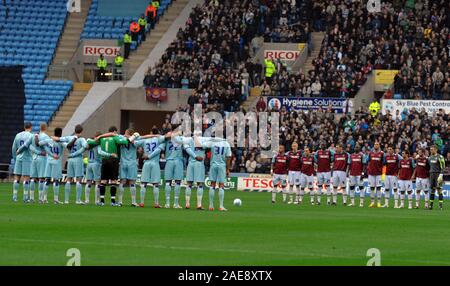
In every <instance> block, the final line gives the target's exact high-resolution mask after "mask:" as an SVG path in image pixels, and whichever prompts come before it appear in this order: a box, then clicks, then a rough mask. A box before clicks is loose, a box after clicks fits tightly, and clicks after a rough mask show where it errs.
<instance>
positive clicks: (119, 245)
mask: <svg viewBox="0 0 450 286" xmlns="http://www.w3.org/2000/svg"><path fill="white" fill-rule="evenodd" d="M1 240H9V241H20V242H36V243H38V242H40V243H60V244H74V245H77V244H84V245H100V246H114V247H130V246H131V247H138V248H149V249H152V248H153V249H167V250H188V251H205V250H206V251H213V252H231V253H248V254H264V255H281V256H283V255H284V256H294V257H298V258H299V259H301V258H303V257H305V256H308V257H313V258H314V257H321V258H344V259H346V258H351V259H355V258H356V257H355V256H350V255H347V256H343V255H327V254H322V253H316V254H312V253H311V254H309V253H302V254H295V253H292V252H281V251H261V250H245V249H232V248H229V249H224V248H204V247H185V246H183V247H182V246H166V245H155V244H153V245H130V244H123V243H110V242H108V243H104V242H96V241H69V240H66V241H61V240H39V239H27V238H0V241H1ZM368 258H369V257H367V258H366V257H365V256H363V257H361V261H362V262H363V263H364V262H365V260H366V259H368ZM389 261H397V262H406V263H408V262H410V263H424V264H429V263H439V264H441V265H450V261H447V260H445V261H438V260H417V259H391V258H390V259H389ZM381 263H383V262H381Z"/></svg>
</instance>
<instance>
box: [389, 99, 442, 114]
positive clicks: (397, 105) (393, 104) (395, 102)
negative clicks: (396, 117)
mask: <svg viewBox="0 0 450 286" xmlns="http://www.w3.org/2000/svg"><path fill="white" fill-rule="evenodd" d="M412 108H414V109H416V110H418V111H421V110H422V109H425V111H426V112H427V113H428V114H430V115H432V114H433V113H434V112H438V111H439V109H443V110H444V111H445V112H446V113H448V112H450V100H409V99H383V101H382V103H381V109H382V112H383V113H386V111H389V112H390V113H391V114H395V113H396V112H397V110H398V111H399V112H400V113H401V112H402V111H403V110H405V109H406V110H411V109H412Z"/></svg>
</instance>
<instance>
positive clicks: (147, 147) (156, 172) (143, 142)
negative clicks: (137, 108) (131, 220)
mask: <svg viewBox="0 0 450 286" xmlns="http://www.w3.org/2000/svg"><path fill="white" fill-rule="evenodd" d="M157 134H159V130H158V129H156V128H153V129H152V134H151V135H147V136H142V137H141V139H140V140H136V141H135V143H134V144H135V146H136V147H142V148H143V149H144V155H143V159H144V166H143V167H142V174H141V193H140V199H141V202H140V204H139V206H140V207H144V203H145V192H146V191H147V189H146V188H147V184H152V185H153V196H154V200H155V202H154V207H155V208H160V207H161V206H160V205H159V183H160V182H161V168H160V166H159V159H160V154H161V152H162V151H163V150H164V147H165V143H164V142H165V140H166V137H164V136H162V135H159V136H158V135H157Z"/></svg>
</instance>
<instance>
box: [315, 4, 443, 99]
mask: <svg viewBox="0 0 450 286" xmlns="http://www.w3.org/2000/svg"><path fill="white" fill-rule="evenodd" d="M315 5H317V7H319V9H321V11H324V13H323V16H324V17H325V20H324V21H323V20H321V21H319V22H321V23H322V24H323V25H324V26H325V27H326V31H327V32H326V36H325V39H324V42H323V44H322V48H321V53H320V55H319V57H318V58H316V59H315V60H314V66H315V68H314V71H313V72H314V76H316V77H318V78H319V79H320V82H321V85H322V88H321V92H322V93H323V95H324V96H334V95H336V92H335V90H336V89H337V90H338V92H339V94H340V95H342V96H348V95H349V93H351V92H349V89H351V88H354V89H356V91H357V90H358V89H359V87H360V86H361V83H363V82H364V80H365V79H364V78H365V76H366V75H367V74H368V73H369V72H370V71H371V70H373V69H389V70H400V74H399V75H398V77H397V79H396V82H395V87H396V88H395V90H396V93H398V95H397V96H396V98H415V99H450V97H449V88H448V82H449V81H450V77H449V73H448V72H449V61H448V57H449V55H448V54H449V47H448V39H449V38H448V37H449V28H448V20H449V19H448V15H449V3H448V1H445V0H438V1H421V0H418V1H405V0H397V1H393V2H383V5H382V6H381V12H380V13H375V14H372V13H369V12H368V10H367V9H365V7H364V5H365V4H364V3H362V2H355V1H353V2H351V3H349V2H348V1H343V0H337V1H332V2H330V1H317V3H315ZM322 24H320V25H322ZM411 88H413V89H414V90H413V92H412V94H410V91H411ZM350 96H351V94H350Z"/></svg>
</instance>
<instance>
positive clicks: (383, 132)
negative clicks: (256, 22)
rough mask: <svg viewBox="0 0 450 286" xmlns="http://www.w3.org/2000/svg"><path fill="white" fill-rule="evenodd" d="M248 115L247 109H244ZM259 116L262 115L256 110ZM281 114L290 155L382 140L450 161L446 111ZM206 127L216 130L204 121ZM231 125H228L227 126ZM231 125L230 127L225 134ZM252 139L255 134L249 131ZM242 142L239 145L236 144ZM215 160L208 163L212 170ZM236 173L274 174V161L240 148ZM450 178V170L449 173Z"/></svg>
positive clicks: (255, 150)
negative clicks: (306, 149)
mask: <svg viewBox="0 0 450 286" xmlns="http://www.w3.org/2000/svg"><path fill="white" fill-rule="evenodd" d="M190 109H191V107H190V106H189V105H187V106H180V107H179V108H178V110H179V111H189V110H190ZM209 111H216V112H219V113H220V112H222V115H224V114H223V111H221V110H220V107H219V106H218V105H206V106H204V108H203V113H204V114H205V113H206V112H209ZM240 111H242V112H243V113H244V114H245V113H246V112H245V110H243V109H241V110H240ZM252 111H254V112H256V113H258V111H257V110H255V109H254V110H252ZM279 112H280V113H279V115H280V125H279V126H280V135H279V138H280V141H279V143H280V144H283V145H285V146H286V151H289V150H290V148H291V145H292V143H293V142H297V143H298V144H299V148H300V149H303V148H304V147H306V146H307V147H309V148H310V150H312V151H316V150H317V149H318V148H319V147H320V145H321V144H325V145H326V146H328V148H330V149H334V148H335V146H336V144H338V143H340V144H342V145H343V146H344V149H345V151H347V152H349V153H352V152H354V149H355V146H356V145H359V146H360V147H361V150H362V151H363V152H368V151H370V150H371V148H373V145H374V143H375V142H376V141H378V142H380V144H381V147H382V149H384V150H385V149H386V148H387V146H388V145H391V144H392V145H393V146H394V147H395V150H396V151H397V152H398V153H399V154H401V152H402V151H403V150H408V151H409V152H410V153H411V154H413V156H415V154H416V153H417V150H418V148H425V149H427V150H429V148H430V146H431V145H433V144H434V145H436V146H437V147H438V151H439V153H441V154H442V155H444V157H445V158H446V159H447V160H450V113H445V112H444V111H443V110H440V111H439V112H436V113H435V114H433V115H429V114H428V113H427V112H426V111H425V110H424V109H423V110H416V109H414V108H412V109H410V111H407V110H404V111H403V112H398V111H397V112H395V113H393V114H391V113H390V112H389V111H387V112H383V113H382V112H380V113H378V114H377V115H376V116H373V115H372V114H371V112H370V111H369V110H368V108H366V107H361V108H360V109H358V110H356V112H355V113H354V114H353V115H352V114H351V113H348V114H346V115H342V114H337V113H334V112H333V110H332V109H331V107H330V108H328V109H318V110H314V111H287V110H286V109H285V108H282V109H281V110H280V111H279ZM169 118H170V117H168V118H167V119H166V123H165V124H164V126H163V129H164V130H162V131H163V132H167V131H169V130H170V128H171V126H170V123H169V122H170V120H169ZM203 123H204V124H203V128H204V129H206V128H208V127H209V126H210V125H208V124H207V123H206V122H203ZM225 125H226V122H225ZM225 128H226V126H225V127H224V130H226V129H225ZM246 132H247V135H248V132H249V129H248V127H247V129H246ZM235 143H236V142H235ZM208 162H209V160H208V159H207V160H206V161H205V163H206V165H208ZM231 171H232V172H243V173H268V172H270V159H267V158H263V157H262V156H261V148H249V146H246V147H240V148H238V147H235V148H233V157H232V164H231ZM448 171H449V172H448V173H449V174H448V175H450V169H449V170H448Z"/></svg>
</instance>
